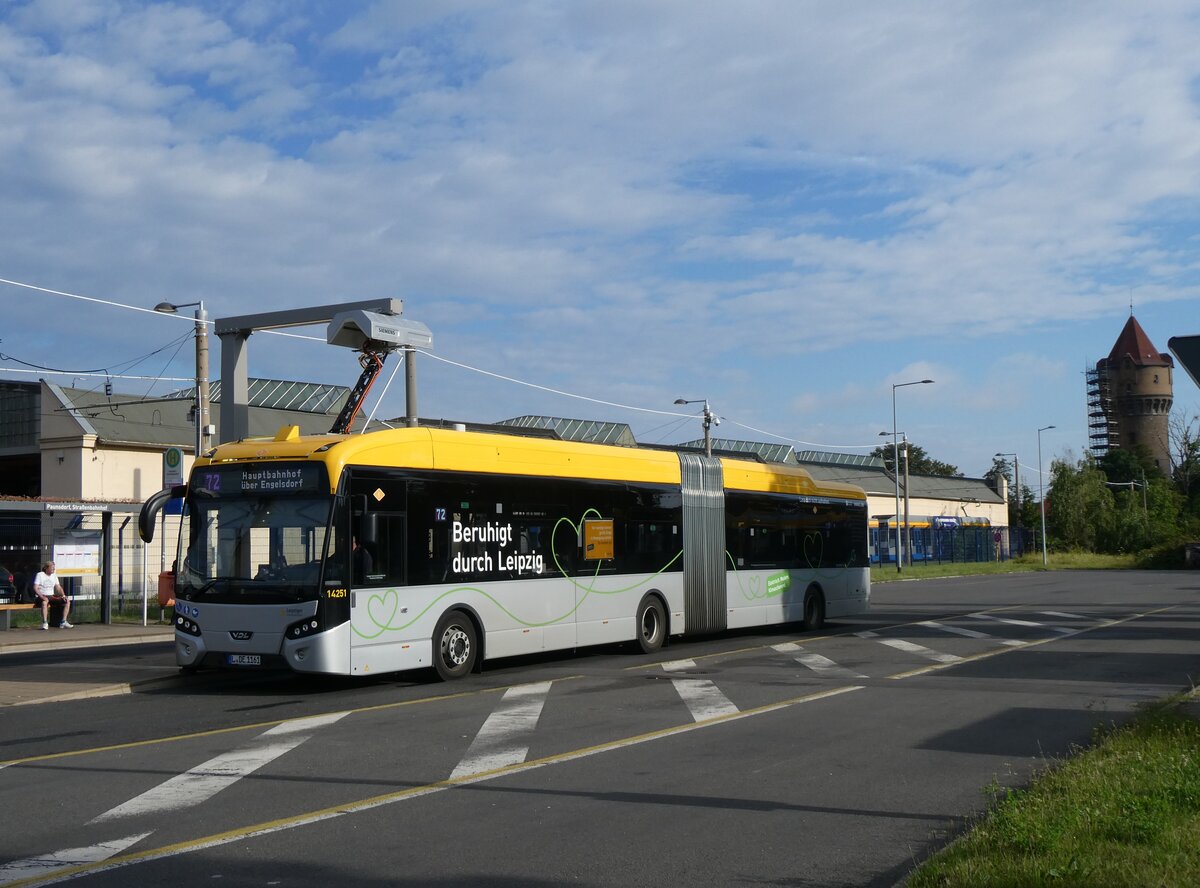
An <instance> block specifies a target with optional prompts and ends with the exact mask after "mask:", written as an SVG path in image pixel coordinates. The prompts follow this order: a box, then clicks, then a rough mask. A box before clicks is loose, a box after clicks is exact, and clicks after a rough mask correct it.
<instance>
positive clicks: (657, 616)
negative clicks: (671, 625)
mask: <svg viewBox="0 0 1200 888" xmlns="http://www.w3.org/2000/svg"><path fill="white" fill-rule="evenodd" d="M666 637H667V612H666V611H665V610H663V606H662V602H661V601H659V600H658V599H657V598H656V597H654V596H653V595H647V596H646V597H645V598H643V599H642V603H641V604H639V605H638V610H637V640H638V647H640V648H641V649H642V653H643V654H652V653H654V652H655V651H657V650H658V649H659V648H661V647H662V646H663V641H665V640H666Z"/></svg>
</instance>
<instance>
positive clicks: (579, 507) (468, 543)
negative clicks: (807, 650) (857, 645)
mask: <svg viewBox="0 0 1200 888" xmlns="http://www.w3.org/2000/svg"><path fill="white" fill-rule="evenodd" d="M172 496H184V497H185V508H184V516H185V517H184V522H183V525H182V530H181V534H180V553H179V557H178V560H177V562H176V563H177V571H176V577H175V587H174V597H175V614H174V619H175V649H176V657H177V661H178V663H179V665H180V666H181V667H183V668H184V669H185V670H191V669H195V668H198V667H200V666H215V665H224V666H251V667H255V666H257V667H261V666H268V665H284V664H285V665H287V666H289V667H291V668H292V669H294V670H297V671H300V672H321V673H334V674H342V675H371V674H375V673H379V672H393V671H399V670H406V669H414V668H422V667H425V668H428V667H432V668H433V669H435V670H436V671H437V674H438V675H439V676H441V677H442V678H443V679H451V678H457V677H460V676H462V675H465V674H467V673H469V672H471V671H472V670H474V669H476V668H478V667H479V666H480V665H481V664H482V663H483V661H484V660H485V659H495V658H499V657H508V656H514V655H519V654H529V653H534V652H538V651H552V650H570V649H572V648H577V647H583V646H586V645H595V644H605V643H612V642H624V641H635V642H637V644H638V645H640V647H641V649H642V650H643V651H645V652H651V651H655V650H657V649H658V648H660V647H661V646H662V645H663V643H664V642H665V640H666V639H667V638H668V636H672V635H683V634H687V635H692V634H697V633H700V634H703V633H713V632H718V631H722V630H725V629H736V628H740V627H750V626H762V625H767V624H774V623H787V622H799V621H803V622H804V623H805V624H806V625H807V626H808V627H811V628H819V627H820V626H821V625H822V623H823V622H824V620H825V618H826V616H830V617H840V616H846V615H850V614H857V613H861V612H863V611H864V610H865V609H866V608H867V605H868V602H869V598H870V572H869V566H868V559H869V554H868V538H867V500H866V494H865V493H864V492H863V491H862V490H861V489H860V488H857V487H852V486H849V485H844V484H831V483H817V482H815V481H814V480H813V479H812V477H811V476H810V475H809V474H808V473H807V472H805V471H804V470H802V469H800V468H797V467H792V466H784V465H781V464H768V463H761V462H753V461H749V460H743V459H729V458H723V457H706V456H704V455H702V454H697V453H694V452H675V451H670V450H660V449H649V448H640V447H620V446H611V445H602V444H582V443H572V442H564V441H559V440H552V439H545V438H536V437H520V436H517V435H508V434H495V433H487V432H464V431H454V430H447V429H435V428H404V429H393V430H387V431H378V432H371V433H368V434H362V435H317V436H301V435H300V433H299V430H298V429H297V428H295V427H285V428H283V429H281V430H280V432H279V434H278V435H276V436H275V438H274V439H247V440H243V441H239V442H235V443H228V444H222V445H220V446H219V447H217V448H215V449H214V450H213V451H210V452H209V453H208V454H206V455H205V456H203V457H201V458H200V459H199V460H197V462H196V465H195V466H194V467H193V469H192V473H191V476H190V479H189V482H188V484H187V486H186V489H185V488H173V489H168V490H164V491H162V492H161V493H159V494H156V495H155V496H154V497H152V498H151V499H150V500H148V501H147V502H146V504H145V506H144V507H143V509H142V514H141V518H140V528H141V533H142V536H143V538H144V539H146V538H148V537H150V536H152V535H153V532H154V522H155V516H156V514H157V513H158V511H159V510H161V508H162V507H163V505H164V504H165V503H166V501H167V500H168V499H169V498H170V497H172Z"/></svg>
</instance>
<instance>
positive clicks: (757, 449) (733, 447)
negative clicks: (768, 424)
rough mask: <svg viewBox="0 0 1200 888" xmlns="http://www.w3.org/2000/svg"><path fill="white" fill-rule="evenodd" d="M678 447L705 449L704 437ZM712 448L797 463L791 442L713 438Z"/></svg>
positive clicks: (790, 463) (772, 460) (763, 459)
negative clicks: (776, 442) (779, 442)
mask: <svg viewBox="0 0 1200 888" xmlns="http://www.w3.org/2000/svg"><path fill="white" fill-rule="evenodd" d="M677 446H678V447H682V448H686V449H687V450H703V449H704V439H703V438H701V439H700V440H698V441H685V442H684V443H682V444H679V445H677ZM712 449H713V450H714V451H717V450H720V451H722V452H723V453H750V454H753V455H755V456H757V457H759V458H761V459H762V461H763V462H773V463H787V464H789V465H795V464H796V454H795V453H794V452H793V451H792V448H791V445H789V444H767V443H765V442H763V441H738V440H735V439H734V438H713V439H712Z"/></svg>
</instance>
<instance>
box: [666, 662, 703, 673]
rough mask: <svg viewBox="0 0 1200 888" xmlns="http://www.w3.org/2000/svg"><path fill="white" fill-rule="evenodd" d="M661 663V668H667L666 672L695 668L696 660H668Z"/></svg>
mask: <svg viewBox="0 0 1200 888" xmlns="http://www.w3.org/2000/svg"><path fill="white" fill-rule="evenodd" d="M661 665H662V668H663V669H665V670H667V672H679V671H681V670H684V669H695V668H696V661H695V660H668V661H667V662H665V663H663V664H661Z"/></svg>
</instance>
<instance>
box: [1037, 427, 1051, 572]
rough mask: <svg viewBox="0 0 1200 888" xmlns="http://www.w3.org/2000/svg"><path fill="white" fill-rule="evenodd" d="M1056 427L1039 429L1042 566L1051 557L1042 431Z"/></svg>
mask: <svg viewBox="0 0 1200 888" xmlns="http://www.w3.org/2000/svg"><path fill="white" fill-rule="evenodd" d="M1052 428H1055V426H1052V425H1048V426H1042V427H1041V428H1040V429H1038V431H1037V436H1038V500H1039V503H1038V505H1039V506H1040V510H1041V513H1042V567H1045V566H1046V565H1047V564H1049V563H1050V558H1049V556H1048V555H1047V554H1046V494H1045V482H1046V479H1045V476H1044V475H1042V432H1045V431H1047V430H1049V429H1052Z"/></svg>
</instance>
